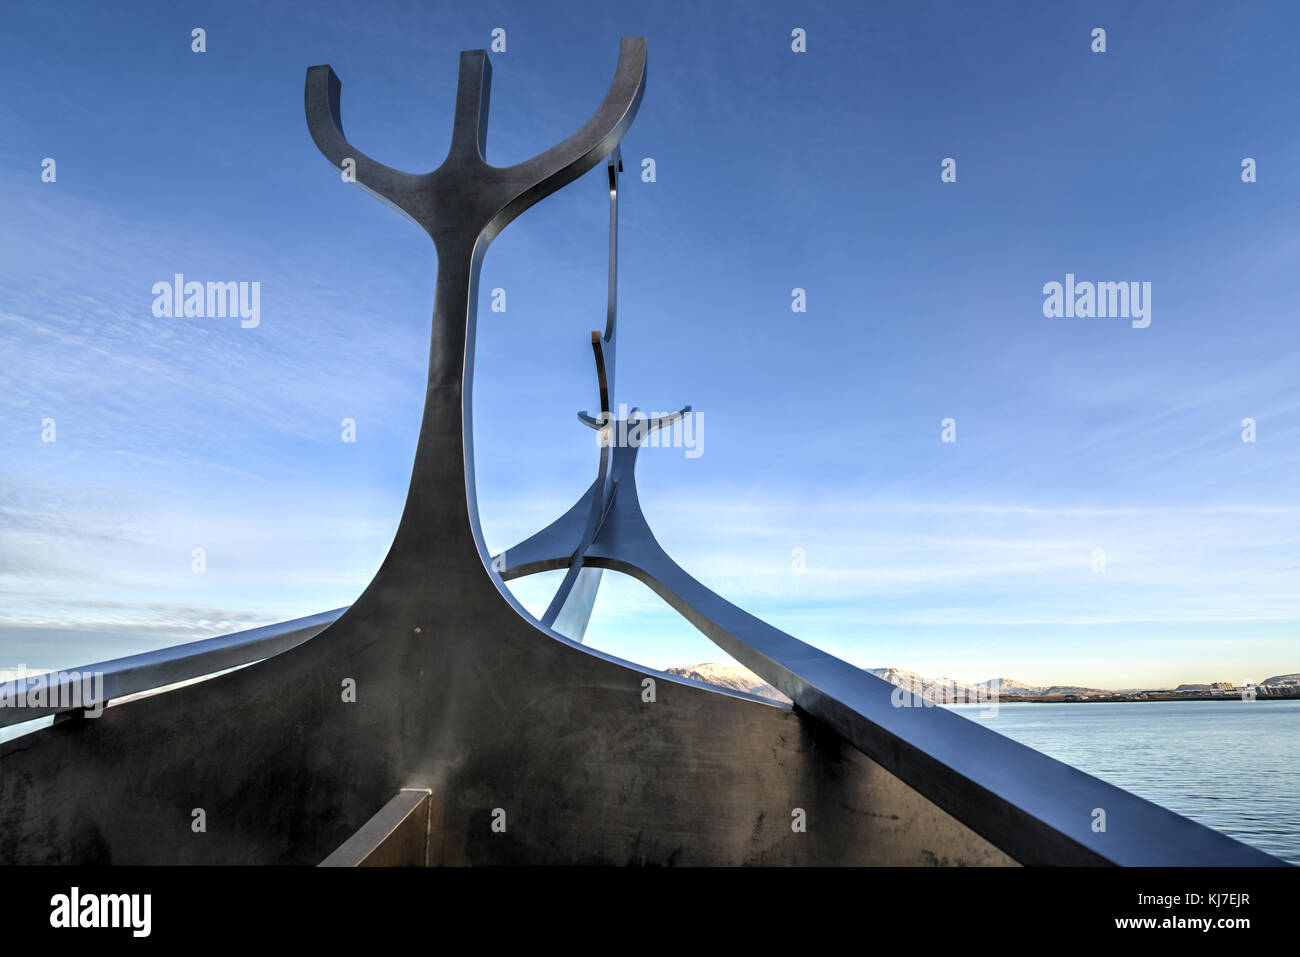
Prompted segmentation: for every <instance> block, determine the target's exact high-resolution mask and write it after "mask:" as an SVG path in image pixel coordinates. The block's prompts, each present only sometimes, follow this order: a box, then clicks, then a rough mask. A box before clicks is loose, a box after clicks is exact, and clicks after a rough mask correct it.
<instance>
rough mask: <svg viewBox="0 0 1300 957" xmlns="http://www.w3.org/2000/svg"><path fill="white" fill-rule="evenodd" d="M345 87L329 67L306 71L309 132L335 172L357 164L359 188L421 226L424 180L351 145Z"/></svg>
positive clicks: (324, 66)
mask: <svg viewBox="0 0 1300 957" xmlns="http://www.w3.org/2000/svg"><path fill="white" fill-rule="evenodd" d="M342 90H343V83H342V82H341V81H340V80H339V78H338V75H337V74H336V73H335V72H334V68H333V67H331V66H330V65H329V64H322V65H320V66H313V67H308V68H307V84H306V89H305V91H304V94H303V96H304V105H305V107H306V111H307V129H308V130H309V131H310V132H311V138H312V140H313V141H315V143H316V148H317V149H319V150H320V151H321V153H322V154H323V155H324V156H325V158H326V159H327V160H329V161H330V163H332V164H333V165H334V167H335V168H336V169H340V170H341V169H343V168H344V162H345V161H346V160H349V159H350V160H352V161H353V162H354V163H355V164H356V177H357V184H358V185H360V186H361V187H362V188H363V189H365V190H366V191H367V192H369V193H371V194H372V195H374V196H375V197H376V198H378V199H380V200H382V201H384V202H385V203H387V204H388V205H389V206H392V207H393V208H394V209H397V210H398V211H399V212H401V213H404V214H405V215H407V216H409V217H410V218H411V219H413V220H416V222H419V219H418V217H417V215H416V209H417V207H416V206H415V204H414V203H412V202H411V200H412V198H413V196H414V194H415V193H416V191H417V190H418V189H419V188H420V186H421V185H422V182H423V180H424V179H425V177H423V176H417V175H415V174H413V173H403V172H402V171H401V170H396V169H393V168H392V167H391V166H385V165H384V164H383V163H377V162H375V161H374V160H373V159H371V158H370V157H369V156H367V155H366V154H365V153H363V152H361V151H360V150H358V149H357V148H356V147H354V146H353V145H352V144H351V143H349V142H348V140H347V137H346V136H344V135H343V119H342V114H341V112H340V98H341V93H342Z"/></svg>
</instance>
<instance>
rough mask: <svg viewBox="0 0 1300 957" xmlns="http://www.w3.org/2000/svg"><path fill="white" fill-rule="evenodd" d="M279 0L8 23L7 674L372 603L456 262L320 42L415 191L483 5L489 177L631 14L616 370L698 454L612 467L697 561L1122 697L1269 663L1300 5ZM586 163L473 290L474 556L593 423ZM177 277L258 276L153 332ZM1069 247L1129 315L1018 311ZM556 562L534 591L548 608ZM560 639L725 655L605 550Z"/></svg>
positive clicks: (1289, 380)
mask: <svg viewBox="0 0 1300 957" xmlns="http://www.w3.org/2000/svg"><path fill="white" fill-rule="evenodd" d="M299 6H300V5H297V4H285V3H265V2H262V3H246V2H231V3H220V4H216V3H213V4H207V3H186V4H175V3H137V4H129V5H112V6H107V5H100V4H91V3H56V4H42V5H34V4H26V5H19V6H11V7H10V8H8V9H7V11H6V13H5V21H6V25H5V29H4V31H3V33H0V88H3V89H4V91H5V93H4V95H3V96H2V97H0V130H3V135H0V197H3V199H2V200H0V204H2V206H0V209H2V215H0V241H2V242H3V248H4V250H5V254H4V256H3V257H0V343H3V350H4V352H3V354H4V359H5V361H4V362H3V364H2V365H0V667H11V666H16V665H18V664H25V665H27V666H29V667H64V666H73V665H77V664H84V663H87V662H89V661H94V660H100V659H103V658H107V657H112V656H115V655H118V654H125V653H129V652H132V651H138V650H143V649H145V648H150V647H158V646H161V645H165V644H171V643H174V642H177V641H184V640H192V639H196V638H201V637H205V636H208V635H211V634H218V633H222V632H225V631H231V630H236V629H238V628H243V627H251V626H254V625H257V624H264V623H268V622H271V621H277V620H282V619H285V618H289V617H296V616H299V615H304V614H309V613H312V612H315V611H319V610H323V609H326V608H332V607H337V606H340V605H344V604H347V603H349V602H351V601H352V600H353V599H354V598H355V597H356V596H357V594H358V593H359V592H360V590H361V589H362V588H363V587H364V586H365V584H366V582H367V581H368V580H369V578H370V576H371V575H372V574H373V572H374V571H375V569H376V568H377V566H378V564H379V562H380V561H381V559H382V557H383V555H384V552H385V551H386V549H387V546H388V544H389V542H390V540H391V536H392V534H393V531H394V529H395V527H396V523H397V519H398V516H399V514H400V510H401V504H402V500H403V497H404V495H405V492H406V483H407V478H408V475H409V467H410V462H411V458H412V454H413V450H414V442H415V436H416V431H417V429H418V425H419V416H420V399H421V396H422V395H423V380H424V375H425V371H426V363H427V356H428V343H429V323H430V318H429V317H430V315H431V311H432V296H433V276H434V272H435V269H436V259H435V256H434V250H433V246H432V243H431V242H430V241H429V240H428V238H427V237H426V236H424V235H423V234H422V233H421V232H420V231H419V230H418V229H416V228H415V227H413V226H412V225H411V224H410V223H409V222H407V221H406V220H404V219H403V218H402V217H400V216H397V215H394V213H393V212H392V210H390V209H388V208H387V207H385V206H383V205H382V204H380V203H377V202H375V201H374V199H373V198H371V197H369V196H367V195H366V194H365V193H364V192H362V191H361V190H358V189H356V188H355V187H352V186H348V185H345V184H343V183H342V182H341V181H340V178H339V176H338V174H337V172H335V171H332V170H331V168H330V166H329V165H328V164H327V162H326V161H325V160H324V159H323V158H322V157H321V156H320V155H319V153H318V152H317V150H316V148H315V146H314V145H313V144H312V142H311V139H310V137H309V136H308V133H307V129H306V125H305V122H304V119H303V107H302V88H303V76H304V71H305V69H306V68H307V67H308V66H310V65H313V64H317V63H330V64H332V65H333V66H334V69H335V70H336V72H337V73H338V74H339V76H340V78H341V79H342V81H343V88H344V89H343V119H344V124H345V128H346V129H347V132H348V136H349V139H350V140H351V141H352V142H353V143H354V144H356V145H357V147H358V148H359V149H362V150H364V151H365V152H367V153H368V154H369V155H371V156H373V157H375V158H376V159H378V160H380V161H381V162H384V163H386V164H388V165H391V166H394V167H398V168H402V169H408V170H411V171H415V172H422V171H426V170H428V169H432V168H433V167H435V166H436V165H438V164H439V163H440V162H441V160H442V158H443V156H444V155H445V152H446V148H447V144H448V141H449V135H450V123H451V110H452V103H453V98H454V92H455V80H456V69H457V55H458V53H459V51H460V50H463V49H474V48H485V47H487V46H488V45H489V43H490V42H491V31H492V30H493V29H494V28H497V27H500V28H504V29H505V30H506V42H507V50H506V52H504V53H495V54H492V62H493V71H494V78H493V89H492V100H491V122H490V125H489V133H488V159H489V161H490V162H493V163H496V164H498V165H507V164H510V163H513V162H517V161H519V160H522V159H525V158H527V157H528V156H531V155H533V154H534V153H537V152H539V151H541V150H543V149H545V148H547V147H549V146H550V145H552V144H553V143H555V142H557V141H558V140H559V139H561V138H562V137H564V136H567V135H568V134H569V133H570V132H571V131H572V130H574V129H576V128H577V127H578V126H579V125H580V124H581V123H582V122H583V121H584V120H585V119H586V118H587V116H588V115H589V114H590V113H591V111H592V110H593V109H594V108H595V106H596V105H597V104H598V103H599V101H600V99H601V97H602V96H603V94H604V91H605V89H606V88H607V86H608V83H609V79H610V76H611V75H612V71H613V68H614V63H615V60H616V57H617V50H618V38H619V37H620V36H645V37H646V38H647V44H648V59H649V71H648V72H649V79H648V87H647V92H646V96H645V100H644V103H643V105H642V107H641V111H640V113H639V115H638V117H637V120H636V122H635V124H634V125H633V127H632V129H631V131H630V132H629V134H628V136H627V137H626V139H625V140H624V143H623V153H624V157H625V160H626V166H627V170H628V173H627V174H626V175H625V178H624V188H623V192H622V194H621V195H622V237H621V238H622V260H621V272H620V331H619V336H620V352H619V382H618V387H619V394H618V396H617V400H618V401H623V402H627V403H629V404H636V405H640V406H641V407H643V408H647V409H651V410H662V409H674V408H678V407H680V406H681V405H683V404H685V403H690V404H692V405H693V406H694V408H695V409H696V410H698V411H699V413H700V415H701V417H702V418H701V422H702V439H703V446H702V448H703V454H702V455H700V456H699V457H698V458H688V457H686V456H685V455H684V454H683V451H682V450H680V449H676V450H674V449H659V450H654V449H650V450H646V451H644V452H643V453H642V455H641V459H640V466H639V483H640V488H641V497H642V502H643V504H644V506H645V510H646V512H647V515H648V516H649V518H650V521H651V524H652V526H653V527H654V528H655V529H656V532H657V534H658V535H659V538H660V541H661V542H662V544H663V545H664V546H665V548H666V549H667V550H668V551H669V553H670V554H672V555H673V556H674V557H675V558H676V559H677V560H678V561H679V562H680V563H681V564H682V565H683V566H684V567H686V568H687V569H688V570H690V571H692V572H693V573H695V574H696V575H697V576H698V577H699V578H700V579H701V580H703V581H704V582H706V583H707V584H710V585H711V586H713V587H714V588H716V589H717V590H718V591H720V592H721V593H722V594H723V595H725V596H726V597H728V598H729V599H731V600H733V601H735V602H737V603H738V604H740V605H742V606H743V607H745V608H747V609H748V610H750V611H752V612H754V613H756V614H758V615H760V616H761V617H763V618H766V619H767V620H769V621H771V622H772V623H773V624H775V625H777V626H778V627H781V628H783V629H785V630H787V631H789V632H791V633H792V634H795V635H797V636H799V637H801V638H803V639H805V640H807V641H811V642H813V643H815V644H817V645H819V646H821V647H823V648H825V649H826V650H828V651H831V652H833V653H835V654H837V655H840V656H842V657H844V658H846V659H848V660H850V661H853V662H855V663H858V664H861V665H864V666H869V667H871V666H885V665H892V666H897V667H904V668H912V669H914V670H917V671H921V672H923V673H926V674H945V675H950V676H953V677H957V678H962V679H965V680H981V679H985V678H989V677H993V676H995V675H1006V676H1010V677H1013V678H1017V679H1019V680H1023V681H1029V682H1044V683H1065V682H1069V683H1081V684H1094V685H1099V686H1110V687H1127V686H1141V685H1145V686H1151V685H1163V684H1166V683H1171V682H1177V681H1208V680H1238V681H1239V680H1242V679H1245V678H1252V679H1259V678H1263V677H1267V676H1269V675H1273V674H1278V673H1281V672H1289V671H1296V670H1300V482H1298V481H1297V474H1298V472H1300V470H1298V469H1297V464H1298V463H1300V399H1298V398H1297V390H1296V379H1297V371H1298V369H1300V362H1298V360H1300V348H1298V346H1300V331H1298V326H1297V317H1296V313H1295V310H1296V301H1297V300H1296V292H1295V282H1296V276H1297V270H1296V267H1295V264H1296V261H1297V258H1300V233H1298V232H1297V229H1296V223H1297V221H1298V220H1300V208H1298V202H1297V201H1298V200H1300V185H1298V184H1300V179H1298V178H1297V175H1296V170H1297V169H1298V168H1300V124H1297V123H1295V122H1294V121H1293V116H1294V103H1293V91H1294V89H1295V86H1296V83H1297V80H1298V79H1300V77H1298V76H1297V74H1298V73H1300V66H1297V63H1296V60H1295V57H1294V53H1293V51H1292V50H1291V44H1290V43H1289V42H1288V38H1289V37H1291V36H1293V35H1294V34H1295V31H1296V28H1297V26H1300V23H1298V22H1297V21H1300V11H1296V10H1295V9H1294V8H1293V7H1292V5H1290V4H1273V5H1270V4H1262V3H1254V4H1250V5H1246V6H1244V7H1242V8H1236V7H1229V6H1228V5H1220V4H1210V3H1205V4H1197V3H1183V4H1179V5H1177V6H1176V7H1175V6H1173V5H1170V4H1132V3H1120V4H1106V3H1086V4H1084V3H1078V4H1051V5H1048V4H1032V3H1016V4H1012V3H1000V4H973V3H961V2H955V3H887V4H886V3H882V4H872V5H870V7H869V8H868V7H863V6H862V5H857V4H848V3H844V4H816V3H813V4H808V3H799V4H793V3H791V4H771V3H764V4H702V5H701V4H692V3H655V4H648V5H643V6H642V7H641V8H639V9H624V8H623V7H624V5H611V4H604V3H590V4H577V3H575V4H569V5H565V6H563V7H560V8H558V12H557V9H548V10H543V9H540V7H541V5H538V4H525V3H480V4H473V5H471V4H464V3H380V4H375V5H366V4H355V3H331V2H323V3H317V4H314V5H313V6H312V13H311V14H310V15H306V14H304V13H303V12H302V11H301V10H300V9H299ZM194 27H202V28H204V29H205V30H206V32H207V52H206V53H202V54H197V53H193V52H191V49H190V44H191V40H190V31H191V30H192V29H193V28H194ZM795 27H801V28H803V29H805V30H806V31H807V38H808V39H807V52H806V53H802V54H796V53H794V52H792V51H791V48H790V33H791V30H792V29H793V28H795ZM1094 27H1103V28H1105V29H1106V31H1107V51H1106V52H1105V53H1101V54H1098V53H1093V52H1092V51H1091V49H1090V45H1091V31H1092V29H1093V28H1094ZM45 157H52V158H54V159H55V160H56V163H57V180H56V181H55V182H53V183H46V182H42V179H41V163H42V160H43V159H44V158H45ZM644 157H653V158H654V160H655V163H656V172H657V181H656V182H654V183H644V182H642V181H641V179H640V177H639V176H638V175H637V172H638V170H639V169H640V161H641V159H642V158H644ZM945 157H953V158H954V159H956V161H957V182H955V183H942V182H941V181H940V162H941V160H942V159H944V158H945ZM1244 157H1252V158H1254V159H1255V160H1256V162H1257V168H1258V181H1257V182H1255V183H1249V184H1247V183H1243V182H1242V180H1241V175H1240V173H1241V161H1242V159H1243V158H1244ZM603 177H604V173H603V171H602V170H599V169H598V170H596V171H593V173H591V174H589V175H588V176H586V177H584V178H583V179H581V180H579V181H578V182H576V183H574V184H573V185H572V186H570V187H569V188H567V189H565V190H564V191H563V192H561V193H559V194H557V195H555V196H553V197H551V198H550V199H548V200H546V201H545V202H543V203H541V204H539V205H538V206H536V207H534V208H533V209H532V210H530V211H529V212H528V213H526V214H525V215H524V216H523V217H521V218H520V219H519V220H517V221H516V222H515V223H513V224H512V225H511V226H510V227H509V228H508V229H507V230H506V231H505V232H504V233H503V234H502V235H501V236H500V237H499V238H498V239H497V240H496V241H495V243H494V244H493V246H492V248H491V251H490V252H489V254H488V257H487V260H486V262H485V265H484V268H483V275H482V287H481V288H482V289H483V290H484V291H487V290H491V289H493V288H495V287H500V288H504V289H505V290H506V294H507V300H506V301H507V308H506V311H505V312H504V313H494V312H492V311H491V310H490V308H489V299H488V297H487V296H486V295H484V296H483V297H481V299H480V318H479V332H478V337H479V338H478V342H479V345H478V354H477V372H476V379H475V394H474V403H475V429H476V435H475V445H476V454H477V462H476V468H477V475H478V490H479V497H480V513H481V517H482V520H483V525H484V531H485V535H486V538H487V541H488V544H489V546H490V547H492V548H493V549H494V550H496V549H500V548H504V547H507V546H509V545H511V544H513V543H514V542H515V541H517V540H519V539H522V538H524V537H526V536H527V535H528V534H531V532H533V531H535V530H536V529H537V528H539V527H541V526H543V525H545V524H546V523H548V522H549V521H550V520H551V519H552V518H553V517H554V516H555V515H557V514H558V513H559V512H560V511H562V510H563V509H564V508H566V507H567V506H568V505H569V504H571V502H572V501H573V500H574V499H575V498H576V497H577V496H578V495H579V494H580V493H581V492H582V490H583V489H584V488H585V487H586V485H587V483H588V482H589V481H590V478H591V475H592V472H593V468H594V449H593V445H592V436H591V433H590V432H589V431H588V430H586V429H583V428H582V427H581V426H580V425H579V424H578V423H577V422H576V421H575V418H574V412H575V411H576V410H578V409H589V408H591V407H593V406H594V405H595V404H596V398H595V386H594V375H593V371H592V367H591V352H590V346H589V340H588V335H589V332H590V330H591V329H595V328H600V327H601V326H602V323H603V314H604V298H605V285H604V273H605V256H606V249H605V238H606V235H605V229H606V217H607V215H608V211H607V203H606V193H605V188H604V183H603ZM178 272H179V273H183V274H185V275H186V277H187V278H191V279H198V280H200V281H206V280H213V281H217V280H220V281H248V282H253V281H256V282H259V283H260V284H261V321H260V324H259V325H258V326H257V328H254V329H244V328H241V327H240V324H239V322H238V320H231V319H198V318H189V319H185V318H182V319H175V318H172V319H166V318H163V319H160V318H155V317H154V315H153V314H152V311H151V305H152V302H153V295H152V293H151V289H152V286H153V284H154V283H155V282H158V281H160V280H170V279H171V277H172V276H173V274H175V273H178ZM1066 273H1074V274H1075V275H1076V276H1077V277H1078V278H1079V279H1080V280H1085V279H1090V280H1094V281H1144V282H1150V283H1151V284H1152V322H1151V325H1150V326H1149V327H1148V328H1145V329H1134V328H1132V327H1131V325H1130V324H1129V323H1128V322H1126V321H1123V320H1114V319H1103V320H1085V319H1048V318H1045V317H1044V315H1043V308H1042V307H1043V298H1044V297H1043V291H1042V290H1043V285H1044V284H1045V283H1048V282H1052V281H1058V282H1060V281H1063V280H1064V277H1065V275H1066ZM794 287H801V288H804V289H806V290H807V302H808V308H807V312H806V313H794V312H792V311H791V308H790V302H791V290H792V288H794ZM345 417H347V418H353V419H355V421H356V423H357V441H356V442H355V443H344V442H341V441H340V432H341V428H340V423H341V420H342V419H343V418H345ZM948 417H951V418H953V419H954V420H955V421H956V429H957V441H956V442H955V443H943V442H941V441H940V431H941V428H940V423H941V420H943V419H944V418H948ZM1247 417H1250V418H1253V419H1254V420H1255V421H1256V423H1257V426H1256V428H1257V441H1256V442H1254V443H1245V442H1242V441H1241V433H1242V428H1241V422H1242V420H1243V419H1244V418H1247ZM46 418H53V419H54V420H55V422H56V429H57V433H56V434H57V441H55V442H53V443H49V442H42V441H41V433H42V426H41V423H42V420H43V419H46ZM195 547H202V548H204V549H205V551H206V555H207V570H206V571H205V572H203V573H202V574H197V573H195V572H193V571H192V570H191V552H192V549H193V548H195ZM796 549H802V550H803V553H804V555H805V562H806V567H805V569H804V570H803V571H802V572H799V571H796V570H795V569H794V568H793V567H792V566H793V560H792V558H793V555H794V553H795V550H796ZM1095 549H1103V550H1104V553H1105V559H1106V567H1105V571H1104V572H1098V571H1094V570H1093V555H1094V550H1095ZM557 574H558V573H555V574H552V575H550V576H538V577H537V578H536V579H532V580H528V581H526V582H521V583H517V585H518V588H517V593H518V594H519V595H520V596H521V598H522V599H523V600H524V601H525V603H526V604H528V605H529V607H532V608H535V609H537V610H538V611H540V609H541V608H544V607H545V604H546V601H547V599H548V598H549V591H548V589H551V588H554V586H555V584H556V583H557V580H556V576H557ZM588 639H589V641H590V643H591V644H593V645H595V646H597V647H600V648H602V649H605V650H608V651H611V652H613V653H616V654H619V655H622V656H625V657H629V658H632V659H634V660H637V661H640V662H643V663H645V664H647V665H650V666H652V667H666V666H670V665H685V664H693V663H696V662H700V661H707V660H724V656H723V654H722V652H721V651H720V650H718V649H716V648H715V647H714V646H713V645H711V644H710V643H708V642H707V641H706V640H705V639H704V638H703V637H701V636H699V635H698V634H697V633H696V632H694V630H693V629H691V628H690V626H689V625H687V624H685V623H684V622H681V621H680V620H678V619H677V618H676V616H675V615H674V613H672V612H671V611H670V610H669V609H667V608H664V607H663V606H661V605H660V604H659V602H658V599H656V598H655V597H654V596H653V595H652V594H651V593H650V592H648V591H647V590H646V589H645V588H644V587H643V586H641V585H640V584H638V583H636V582H631V581H627V580H620V579H618V577H617V576H615V575H613V574H607V575H606V576H605V584H604V587H603V590H602V593H601V596H600V598H599V600H598V602H597V605H596V611H595V615H594V618H593V622H592V626H591V629H590V631H589V633H588Z"/></svg>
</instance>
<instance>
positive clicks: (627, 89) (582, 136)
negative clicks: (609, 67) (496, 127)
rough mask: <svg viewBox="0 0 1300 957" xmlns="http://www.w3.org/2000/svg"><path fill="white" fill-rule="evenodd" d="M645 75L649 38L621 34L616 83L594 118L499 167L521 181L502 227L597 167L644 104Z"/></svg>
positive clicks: (621, 136) (508, 177)
mask: <svg viewBox="0 0 1300 957" xmlns="http://www.w3.org/2000/svg"><path fill="white" fill-rule="evenodd" d="M645 78H646V56H645V37H623V39H622V40H621V41H620V42H619V47H618V66H617V67H616V68H615V70H614V79H613V82H611V83H610V86H609V92H608V93H606V94H605V99H604V101H603V102H602V103H601V104H600V106H599V107H597V109H596V112H595V113H593V114H592V115H591V118H590V119H589V120H587V122H586V123H583V124H582V126H580V127H579V128H578V130H577V132H575V133H573V134H572V135H571V136H570V137H569V138H568V139H566V140H564V141H563V142H561V143H559V144H557V145H555V146H552V147H551V148H550V149H548V150H546V151H545V152H544V153H539V154H538V155H536V156H534V157H533V158H532V159H530V160H525V161H524V162H522V163H517V164H515V165H514V166H509V167H504V168H501V169H500V172H501V173H502V174H503V175H504V178H505V179H506V180H507V181H509V182H518V183H520V184H521V185H522V186H523V189H522V190H521V191H520V193H519V194H518V195H517V196H515V197H514V199H513V200H511V202H510V203H509V204H507V207H506V210H505V212H506V214H507V215H506V216H505V218H504V219H503V220H502V222H501V223H500V225H501V226H502V227H504V225H505V224H506V223H508V222H509V221H510V220H512V219H514V218H515V217H516V216H518V215H519V214H520V213H522V212H523V211H524V210H526V209H527V208H528V207H529V206H532V205H533V204H534V203H536V202H537V201H538V200H541V199H543V198H545V197H546V196H549V195H550V194H551V193H553V192H555V191H556V190H557V189H559V188H561V187H562V186H565V185H567V184H568V183H571V182H573V181H574V180H575V179H577V178H578V177H579V176H581V175H582V174H584V173H586V172H588V171H589V170H591V169H593V168H594V167H595V166H596V164H597V163H599V162H600V161H601V160H603V159H604V158H605V157H606V156H608V155H609V154H610V153H611V152H612V151H613V149H614V147H616V146H618V143H619V141H620V140H621V139H622V138H623V134H624V133H626V132H627V129H628V127H630V126H631V125H632V120H633V119H635V118H636V112H637V109H638V108H640V106H641V97H642V96H643V95H644V94H645Z"/></svg>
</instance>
